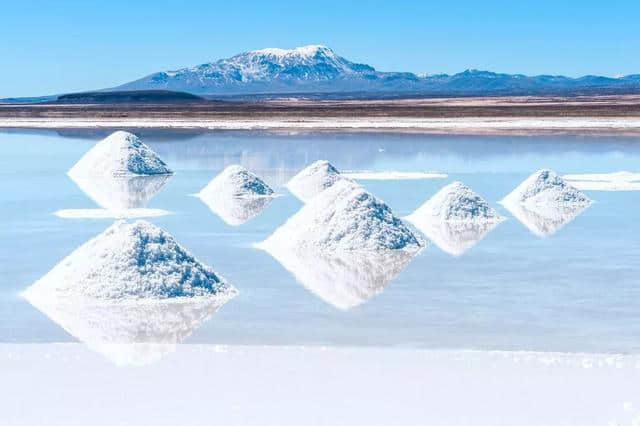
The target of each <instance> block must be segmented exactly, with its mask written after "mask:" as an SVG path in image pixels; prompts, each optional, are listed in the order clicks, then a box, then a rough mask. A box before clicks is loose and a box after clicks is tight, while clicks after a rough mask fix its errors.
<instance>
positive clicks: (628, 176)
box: [563, 171, 640, 191]
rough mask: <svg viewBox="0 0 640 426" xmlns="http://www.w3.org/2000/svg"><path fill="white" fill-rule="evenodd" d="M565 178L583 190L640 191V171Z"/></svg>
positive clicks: (577, 175) (590, 174)
mask: <svg viewBox="0 0 640 426" xmlns="http://www.w3.org/2000/svg"><path fill="white" fill-rule="evenodd" d="M563 178H564V179H565V180H566V181H567V182H569V183H570V184H571V185H572V186H574V187H575V188H577V189H580V190H583V191H640V173H631V172H626V171H622V172H615V173H586V174H575V175H564V176H563Z"/></svg>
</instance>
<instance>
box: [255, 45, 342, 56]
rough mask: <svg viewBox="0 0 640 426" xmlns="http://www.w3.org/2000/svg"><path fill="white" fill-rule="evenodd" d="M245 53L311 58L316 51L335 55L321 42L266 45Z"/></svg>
mask: <svg viewBox="0 0 640 426" xmlns="http://www.w3.org/2000/svg"><path fill="white" fill-rule="evenodd" d="M247 53H253V54H258V55H269V56H276V57H284V56H301V57H305V58H313V57H314V56H316V55H317V54H318V53H322V54H324V55H331V56H335V53H333V50H331V49H330V48H328V47H327V46H323V45H321V44H309V45H307V46H300V47H295V48H293V49H281V48H278V47H268V48H266V49H259V50H253V51H251V52H247Z"/></svg>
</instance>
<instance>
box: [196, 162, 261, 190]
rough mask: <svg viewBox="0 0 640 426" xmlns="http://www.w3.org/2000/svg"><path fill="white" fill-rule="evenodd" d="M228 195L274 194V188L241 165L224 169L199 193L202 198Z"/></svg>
mask: <svg viewBox="0 0 640 426" xmlns="http://www.w3.org/2000/svg"><path fill="white" fill-rule="evenodd" d="M220 195H226V196H230V197H251V196H269V195H273V189H271V187H269V185H267V184H266V183H265V182H264V181H263V180H262V179H260V178H259V177H258V176H256V175H255V174H253V173H252V172H250V171H249V170H247V169H245V168H244V167H242V166H239V165H232V166H229V167H227V168H226V169H224V170H223V171H222V172H221V173H220V174H219V175H218V176H216V177H215V178H213V179H212V180H211V182H209V183H208V184H207V186H205V187H204V188H203V189H202V190H201V191H200V192H199V193H198V196H199V197H201V198H207V197H211V196H216V197H217V196H220Z"/></svg>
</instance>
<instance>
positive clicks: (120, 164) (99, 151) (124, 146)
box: [68, 131, 173, 178]
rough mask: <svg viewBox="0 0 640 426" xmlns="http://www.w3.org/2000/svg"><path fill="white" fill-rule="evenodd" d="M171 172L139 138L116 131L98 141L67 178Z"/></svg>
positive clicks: (117, 176)
mask: <svg viewBox="0 0 640 426" xmlns="http://www.w3.org/2000/svg"><path fill="white" fill-rule="evenodd" d="M172 173H173V172H172V171H171V170H170V169H169V167H167V165H166V164H165V163H164V161H162V160H161V159H160V157H158V155H157V154H156V153H155V152H153V151H152V150H151V148H149V147H148V146H147V145H145V144H143V143H142V142H141V141H140V139H139V138H138V137H137V136H136V135H134V134H132V133H128V132H124V131H117V132H114V133H112V134H111V135H110V136H108V137H106V138H105V139H103V140H101V141H100V142H98V143H97V144H96V145H95V146H94V147H93V148H91V149H90V150H89V152H87V153H86V154H85V155H84V156H83V157H82V158H81V159H80V160H79V161H78V162H77V163H76V164H75V165H74V166H73V167H72V168H71V169H70V170H69V172H68V174H69V176H71V177H82V176H99V177H112V178H120V177H129V176H140V175H167V174H172Z"/></svg>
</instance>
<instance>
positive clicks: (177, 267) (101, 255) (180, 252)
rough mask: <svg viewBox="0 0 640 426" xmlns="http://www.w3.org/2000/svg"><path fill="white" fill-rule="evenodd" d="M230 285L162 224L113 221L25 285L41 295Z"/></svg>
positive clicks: (103, 297)
mask: <svg viewBox="0 0 640 426" xmlns="http://www.w3.org/2000/svg"><path fill="white" fill-rule="evenodd" d="M235 292H236V290H235V289H234V288H233V287H232V286H231V285H229V284H227V283H226V282H225V280H224V279H223V278H222V277H220V276H218V275H217V274H216V273H215V272H214V271H213V269H211V268H210V267H208V266H206V265H204V264H202V263H200V262H199V261H198V260H197V259H196V258H194V257H193V256H192V255H191V254H190V253H189V252H188V251H187V250H185V249H184V248H183V247H182V246H180V245H179V244H178V243H177V242H176V241H175V239H174V238H173V237H172V236H171V235H169V234H168V233H167V232H165V231H163V230H162V229H160V228H158V227H156V226H155V225H152V224H151V223H149V222H145V221H141V220H140V221H136V222H133V223H127V222H125V221H118V222H116V223H114V224H113V225H111V226H110V227H109V228H107V230H105V231H104V232H103V233H102V234H100V235H98V236H97V237H95V238H93V239H91V240H89V241H88V242H86V243H85V244H83V245H82V246H80V247H79V248H77V249H76V250H75V251H74V252H73V253H71V254H70V255H69V256H67V257H66V258H65V259H64V260H62V262H60V263H59V264H58V265H56V266H55V267H54V268H53V269H52V270H51V271H50V272H49V273H47V274H46V275H45V276H44V277H42V278H41V279H40V280H38V281H37V282H35V283H34V284H33V285H32V286H31V287H29V288H28V289H27V290H26V291H25V293H24V296H25V297H26V298H27V299H29V300H31V299H44V300H55V299H62V300H78V301H84V302H86V301H93V302H96V301H104V302H114V301H115V302H121V301H132V300H133V301H140V300H167V299H175V298H190V297H213V296H216V297H227V296H229V295H232V294H235Z"/></svg>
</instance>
